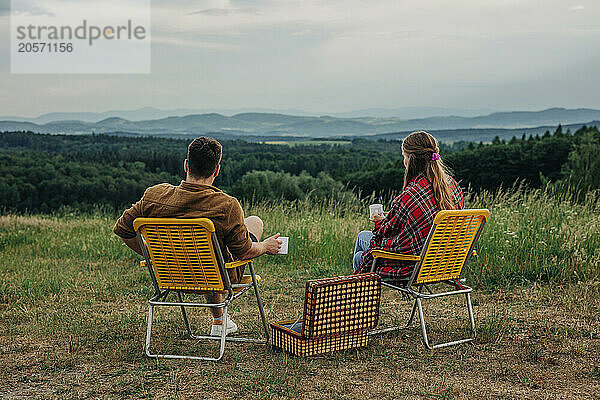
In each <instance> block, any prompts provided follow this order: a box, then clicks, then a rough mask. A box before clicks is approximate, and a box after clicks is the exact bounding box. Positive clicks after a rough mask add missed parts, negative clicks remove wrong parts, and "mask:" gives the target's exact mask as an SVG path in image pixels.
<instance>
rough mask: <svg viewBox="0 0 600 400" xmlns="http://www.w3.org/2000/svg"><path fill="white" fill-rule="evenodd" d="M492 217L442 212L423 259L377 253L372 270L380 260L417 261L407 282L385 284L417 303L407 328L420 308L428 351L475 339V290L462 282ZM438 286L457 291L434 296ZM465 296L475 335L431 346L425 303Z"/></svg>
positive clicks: (483, 212) (471, 212) (480, 213)
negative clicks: (424, 290)
mask: <svg viewBox="0 0 600 400" xmlns="http://www.w3.org/2000/svg"><path fill="white" fill-rule="evenodd" d="M489 216H490V212H489V211H488V210H485V209H484V210H444V211H440V212H439V213H438V214H437V215H436V217H435V219H434V221H433V226H432V227H431V230H430V232H429V235H428V236H427V240H426V242H425V245H424V246H423V250H422V251H421V255H420V256H416V255H410V254H400V253H393V252H389V251H383V250H373V257H374V259H373V265H372V268H371V271H374V270H375V267H376V265H377V260H379V259H388V260H399V261H416V264H415V268H414V270H413V272H412V275H411V276H410V277H409V278H408V279H407V280H404V281H387V280H382V282H381V284H382V285H383V286H386V287H389V288H391V289H394V290H397V291H399V292H400V293H403V294H404V295H407V296H409V297H412V298H413V299H414V300H415V302H414V305H413V308H412V312H411V314H410V318H409V320H408V323H407V324H406V326H405V327H404V328H408V327H409V326H410V325H411V323H412V321H413V319H414V316H415V312H416V310H417V309H418V311H419V320H420V323H421V332H422V333H423V342H424V344H425V346H426V347H427V348H428V349H435V348H439V347H446V346H452V345H455V344H460V343H465V342H469V341H471V340H473V339H475V335H476V332H475V319H474V317H473V307H472V305H471V292H472V291H473V289H472V288H470V287H468V286H466V285H465V284H464V279H461V275H462V271H463V267H464V266H465V264H466V262H467V261H468V260H469V258H470V257H471V255H472V254H473V253H474V252H475V251H474V250H473V247H474V246H475V244H476V243H477V240H478V239H479V236H480V235H481V232H482V230H483V227H484V226H485V223H486V222H487V220H488V219H489ZM436 283H445V284H449V285H451V286H453V288H454V290H452V291H441V292H437V293H434V292H432V291H431V289H430V285H433V284H436ZM423 289H426V290H427V291H428V293H423ZM461 294H464V295H465V297H466V301H467V309H468V314H469V321H470V324H471V331H472V336H471V337H469V338H466V339H460V340H455V341H452V342H447V343H439V344H434V345H430V344H429V339H428V337H427V329H426V328H425V319H424V316H423V306H422V304H421V300H422V299H433V298H438V297H443V296H452V295H461ZM398 329H401V327H399V326H394V327H390V328H385V329H379V330H377V331H371V334H379V333H383V332H389V331H394V330H398Z"/></svg>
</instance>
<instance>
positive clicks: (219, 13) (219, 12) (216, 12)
mask: <svg viewBox="0 0 600 400" xmlns="http://www.w3.org/2000/svg"><path fill="white" fill-rule="evenodd" d="M196 14H204V15H209V16H211V17H223V16H227V15H233V14H253V15H256V14H258V9H256V8H252V7H246V8H206V9H204V10H198V11H192V12H190V13H188V15H196Z"/></svg>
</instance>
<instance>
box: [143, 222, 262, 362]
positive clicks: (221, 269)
mask: <svg viewBox="0 0 600 400" xmlns="http://www.w3.org/2000/svg"><path fill="white" fill-rule="evenodd" d="M133 225H134V229H135V231H136V234H137V239H138V242H139V244H140V247H141V249H142V253H143V255H144V258H145V261H141V262H140V264H141V265H142V266H147V267H148V271H149V273H150V277H151V280H152V284H153V286H154V289H155V293H154V296H152V297H151V298H150V300H148V326H147V329H146V343H145V346H144V351H145V353H146V355H147V356H148V357H150V358H166V359H192V360H206V361H219V360H221V358H223V354H224V352H225V342H246V343H261V344H267V343H268V342H269V328H268V324H267V319H266V316H265V312H264V308H263V304H262V300H261V298H260V293H259V290H258V282H259V281H260V276H258V275H257V274H256V273H255V271H254V266H253V263H252V261H253V260H241V261H233V262H230V263H225V261H224V259H223V253H222V251H221V248H220V246H219V242H218V240H217V236H216V233H215V228H214V225H213V223H212V221H211V220H210V219H207V218H194V219H181V218H136V220H135V221H134V224H133ZM189 225H192V226H194V227H196V228H200V230H201V231H202V232H201V235H202V234H203V235H206V236H207V239H208V240H207V242H208V243H207V244H208V249H209V250H210V256H211V257H210V258H211V260H210V261H209V262H206V261H207V259H204V260H199V262H197V263H193V262H192V261H191V260H190V257H189V256H188V255H187V254H186V256H185V258H184V259H177V260H176V261H174V262H173V264H175V265H167V269H168V268H179V269H180V271H181V266H182V264H183V266H184V268H187V270H186V272H191V271H192V269H193V268H196V272H197V271H199V270H198V268H199V269H200V270H201V271H202V272H203V271H208V272H212V273H213V274H214V273H215V270H216V272H218V274H219V277H220V279H218V282H217V283H216V284H214V283H213V284H212V285H211V284H208V283H207V284H206V285H204V286H201V285H196V286H197V287H195V288H194V287H185V288H183V287H180V288H177V287H169V285H165V284H161V283H160V282H159V280H158V279H157V274H156V271H155V269H154V267H153V263H152V260H153V257H152V256H153V255H154V254H153V252H154V251H157V252H159V253H160V251H164V249H165V247H166V248H168V249H169V250H172V252H173V253H176V252H177V251H179V252H181V248H179V249H176V248H175V247H176V246H177V244H178V243H179V244H181V243H183V241H184V239H188V240H189V239H190V236H189V232H188V233H187V234H188V237H187V238H186V237H184V236H185V235H184V234H183V233H182V230H181V229H179V230H178V233H179V235H178V236H179V237H177V238H173V237H169V240H168V241H165V242H162V241H161V249H151V248H149V247H148V241H147V240H146V238H145V237H144V232H143V230H144V227H147V226H163V227H164V226H175V227H181V226H189ZM171 233H172V232H171ZM174 239H175V240H174ZM191 239H192V240H194V244H196V242H197V241H198V237H197V236H196V234H192V236H191ZM205 263H206V264H205ZM242 265H247V266H248V269H249V270H250V278H251V280H250V282H240V283H238V284H232V283H231V281H230V279H229V274H228V273H227V269H229V268H236V267H239V266H242ZM210 269H212V271H209V270H210ZM192 273H193V272H192ZM244 277H248V276H247V275H244ZM244 281H247V280H246V279H245V280H244ZM250 288H254V294H255V296H256V301H257V303H258V309H259V312H260V318H261V321H262V325H263V329H264V338H263V339H257V338H248V337H239V336H235V337H227V329H226V326H225V325H224V326H223V329H222V332H221V336H210V335H195V334H194V333H193V332H192V328H191V327H190V323H189V319H188V316H187V312H186V307H192V308H193V307H205V308H222V309H223V321H224V323H226V321H227V308H228V307H229V305H230V304H231V303H232V302H233V301H234V300H235V299H237V298H238V297H240V296H241V295H242V294H244V293H245V292H246V291H248V290H249V289H250ZM171 292H173V293H175V294H176V295H177V301H170V300H167V296H168V295H169V294H170V293H171ZM210 292H212V293H223V294H226V298H225V299H224V300H223V301H222V302H221V303H206V302H201V303H198V302H193V301H184V298H183V294H198V295H200V294H207V293H210ZM160 306H165V307H180V309H181V315H182V317H183V322H184V325H185V328H186V330H187V333H188V336H189V337H190V339H194V340H198V342H197V343H199V342H200V341H202V340H219V342H220V345H219V355H218V357H204V356H187V355H178V354H158V353H156V354H154V353H152V352H151V351H150V342H151V334H152V320H153V313H154V307H160Z"/></svg>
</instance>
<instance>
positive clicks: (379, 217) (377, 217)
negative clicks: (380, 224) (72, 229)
mask: <svg viewBox="0 0 600 400" xmlns="http://www.w3.org/2000/svg"><path fill="white" fill-rule="evenodd" d="M382 219H385V215H384V214H383V213H380V214H372V215H371V218H369V221H371V222H373V223H375V222H377V221H381V220H382Z"/></svg>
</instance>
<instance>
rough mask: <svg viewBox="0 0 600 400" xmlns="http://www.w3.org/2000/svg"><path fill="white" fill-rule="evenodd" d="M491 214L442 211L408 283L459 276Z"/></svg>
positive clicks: (484, 212) (486, 211) (442, 279)
mask: <svg viewBox="0 0 600 400" xmlns="http://www.w3.org/2000/svg"><path fill="white" fill-rule="evenodd" d="M489 217H490V212H489V211H488V210H485V209H483V210H443V211H440V212H439V213H438V214H437V215H436V217H435V219H434V221H433V226H432V227H431V231H430V232H429V236H428V237H427V240H426V242H425V246H424V247H423V251H422V253H421V260H420V261H419V262H418V263H417V265H416V266H415V270H414V271H413V275H412V277H411V279H410V281H409V284H421V283H434V282H441V281H446V280H451V279H458V278H459V277H460V275H461V273H462V269H463V267H464V265H465V263H466V261H467V258H468V256H469V255H470V254H471V250H472V249H473V246H474V245H475V243H476V242H477V239H478V238H479V235H480V234H481V230H482V229H483V227H484V225H485V223H486V222H487V220H488V218H489Z"/></svg>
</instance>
